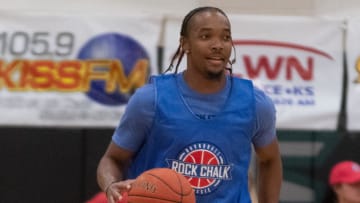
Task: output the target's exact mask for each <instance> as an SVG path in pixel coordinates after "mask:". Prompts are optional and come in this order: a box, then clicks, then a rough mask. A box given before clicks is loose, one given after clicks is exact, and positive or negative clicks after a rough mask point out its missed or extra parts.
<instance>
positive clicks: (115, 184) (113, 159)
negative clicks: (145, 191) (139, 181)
mask: <svg viewBox="0 0 360 203" xmlns="http://www.w3.org/2000/svg"><path fill="white" fill-rule="evenodd" d="M133 154H134V153H133V152H131V151H128V150H125V149H123V148H120V147H118V146H117V145H116V144H114V143H113V142H111V143H110V144H109V146H108V148H107V150H106V152H105V154H104V156H103V157H102V158H101V160H100V162H99V165H98V168H97V181H98V184H99V186H100V188H101V189H102V190H103V191H104V192H105V193H106V196H107V197H108V202H109V203H116V202H117V201H118V200H119V198H121V193H122V192H124V191H127V190H129V189H130V183H131V182H132V180H124V171H126V170H127V168H128V166H129V162H130V160H131V158H132V156H133Z"/></svg>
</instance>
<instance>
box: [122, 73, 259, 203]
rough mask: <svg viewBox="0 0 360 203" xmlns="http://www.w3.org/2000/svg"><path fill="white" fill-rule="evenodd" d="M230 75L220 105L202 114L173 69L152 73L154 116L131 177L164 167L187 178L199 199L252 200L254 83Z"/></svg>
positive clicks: (209, 202) (213, 202)
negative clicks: (213, 111)
mask: <svg viewBox="0 0 360 203" xmlns="http://www.w3.org/2000/svg"><path fill="white" fill-rule="evenodd" d="M230 81H231V82H232V85H231V90H230V94H229V97H228V100H227V101H226V102H225V105H224V107H223V108H222V111H221V112H219V113H218V114H216V116H215V117H214V118H212V119H208V120H202V119H199V118H198V117H197V116H196V115H195V114H194V113H193V112H192V111H191V109H189V107H188V105H187V103H186V101H185V100H184V98H183V97H182V94H181V92H180V89H179V88H178V84H177V79H176V75H173V74H170V75H161V76H155V77H153V78H152V82H153V83H154V85H155V95H156V97H155V102H156V107H155V108H156V110H155V119H154V123H153V126H152V129H151V133H150V134H149V135H148V136H147V137H146V140H145V141H144V143H143V146H142V147H141V150H140V151H139V152H138V153H137V154H136V157H135V158H134V161H133V163H132V164H131V167H130V169H129V173H128V176H129V178H135V177H136V176H138V175H139V174H140V173H142V172H143V171H145V170H148V169H151V168H155V167H167V168H172V169H174V170H176V171H177V172H179V173H181V174H183V175H184V176H185V177H186V178H187V179H188V180H189V182H190V184H191V185H192V187H193V188H194V191H195V194H196V202H197V203H249V202H251V200H250V196H249V192H248V176H247V174H248V166H249V160H250V154H251V135H252V133H253V129H254V125H255V124H254V122H255V121H254V119H255V101H254V100H255V99H254V93H253V86H252V83H251V82H250V81H248V80H243V79H238V78H232V79H231V80H230Z"/></svg>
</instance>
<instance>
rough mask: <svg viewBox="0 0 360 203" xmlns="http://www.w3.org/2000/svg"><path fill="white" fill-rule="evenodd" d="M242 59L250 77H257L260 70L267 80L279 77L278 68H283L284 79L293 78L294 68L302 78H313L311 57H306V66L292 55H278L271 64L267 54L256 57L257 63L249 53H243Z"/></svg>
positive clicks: (312, 60)
mask: <svg viewBox="0 0 360 203" xmlns="http://www.w3.org/2000/svg"><path fill="white" fill-rule="evenodd" d="M243 60H244V65H245V69H246V71H247V75H248V77H249V78H250V79H253V78H257V77H259V76H260V74H261V72H262V71H265V74H266V77H267V78H268V79H269V80H275V79H277V78H278V77H279V74H280V70H285V78H286V80H292V79H293V74H294V70H295V71H296V72H297V74H298V75H299V76H300V77H301V78H302V79H303V80H312V79H313V70H314V59H313V58H312V57H308V58H307V66H302V65H301V63H300V61H299V60H298V59H297V58H296V57H294V56H289V57H287V58H285V57H282V56H278V57H276V59H275V64H273V65H272V64H270V59H269V58H268V57H267V56H260V57H259V58H258V59H257V63H253V62H252V61H251V57H250V56H249V55H245V56H244V57H243Z"/></svg>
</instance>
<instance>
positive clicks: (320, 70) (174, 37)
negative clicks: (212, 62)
mask: <svg viewBox="0 0 360 203" xmlns="http://www.w3.org/2000/svg"><path fill="white" fill-rule="evenodd" d="M229 18H230V21H231V26H232V27H231V28H232V37H233V41H234V46H235V50H236V55H233V56H232V57H234V58H236V63H235V64H233V66H232V68H233V73H234V75H237V76H239V77H242V78H247V79H251V80H253V81H254V83H255V84H256V85H258V86H259V88H261V89H263V90H264V91H265V93H266V94H267V95H268V96H269V97H270V98H271V99H272V100H273V102H274V104H275V106H276V109H277V128H278V129H294V130H301V129H303V130H335V129H336V127H337V122H338V115H339V112H340V103H341V93H342V81H343V78H342V75H343V56H342V54H343V42H342V40H343V34H342V33H343V24H342V22H341V21H335V20H328V19H318V18H305V17H304V18H303V17H288V16H286V17H280V16H279V17H268V16H241V15H232V16H229ZM180 25H181V19H180V18H176V17H174V18H169V19H168V21H167V24H166V31H165V32H166V36H165V40H164V41H165V56H164V64H165V65H164V66H165V68H166V65H168V64H170V58H171V56H172V55H173V54H174V52H175V51H176V48H177V46H178V45H179V32H180ZM185 61H186V59H184V60H183V62H182V63H181V65H180V69H179V71H182V70H184V67H186V63H185Z"/></svg>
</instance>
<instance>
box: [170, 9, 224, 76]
mask: <svg viewBox="0 0 360 203" xmlns="http://www.w3.org/2000/svg"><path fill="white" fill-rule="evenodd" d="M208 11H215V12H219V13H221V14H222V15H223V16H225V17H226V18H227V19H228V16H227V15H226V14H225V12H224V11H223V10H221V9H220V8H217V7H211V6H204V7H198V8H195V9H193V10H191V11H190V12H189V13H188V14H186V16H185V17H184V19H183V21H182V24H181V29H180V37H187V36H188V27H189V22H190V20H191V19H192V17H193V16H194V15H196V14H199V13H202V12H208ZM184 53H185V52H184V50H182V49H181V44H179V46H178V48H177V50H176V52H175V54H174V56H173V57H172V58H171V62H170V65H169V67H168V68H167V69H166V71H165V72H168V71H169V70H171V69H172V68H173V66H174V62H175V59H178V60H177V63H176V66H175V73H177V71H178V67H179V65H180V63H181V60H182V58H183V56H184Z"/></svg>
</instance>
